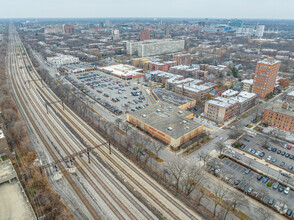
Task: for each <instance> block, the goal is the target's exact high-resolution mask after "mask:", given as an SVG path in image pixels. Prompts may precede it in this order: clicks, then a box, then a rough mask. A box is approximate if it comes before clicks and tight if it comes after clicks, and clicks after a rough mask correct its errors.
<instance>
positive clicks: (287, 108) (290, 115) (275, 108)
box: [262, 101, 294, 132]
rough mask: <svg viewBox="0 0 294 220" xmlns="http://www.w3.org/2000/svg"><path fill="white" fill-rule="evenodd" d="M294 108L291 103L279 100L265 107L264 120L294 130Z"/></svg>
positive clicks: (275, 125)
mask: <svg viewBox="0 0 294 220" xmlns="http://www.w3.org/2000/svg"><path fill="white" fill-rule="evenodd" d="M293 110H294V108H293V106H291V105H290V104H288V103H283V102H281V101H277V102H275V103H273V104H272V105H270V106H268V107H267V108H266V109H264V114H263V117H262V121H263V122H264V123H266V124H268V125H272V126H274V127H277V128H280V129H283V130H286V131H291V132H294V112H293Z"/></svg>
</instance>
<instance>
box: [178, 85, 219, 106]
mask: <svg viewBox="0 0 294 220" xmlns="http://www.w3.org/2000/svg"><path fill="white" fill-rule="evenodd" d="M200 83H201V84H200ZM216 86H217V84H215V83H205V84H203V81H202V80H195V82H189V83H186V84H181V85H177V86H176V87H175V92H176V93H179V94H181V95H184V96H188V97H190V98H192V99H196V100H197V101H201V100H203V99H204V95H206V94H208V93H210V92H211V91H212V90H213V89H215V88H216Z"/></svg>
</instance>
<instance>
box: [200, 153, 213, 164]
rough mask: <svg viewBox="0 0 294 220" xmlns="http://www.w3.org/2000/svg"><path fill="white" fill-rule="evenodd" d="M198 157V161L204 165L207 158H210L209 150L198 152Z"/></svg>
mask: <svg viewBox="0 0 294 220" xmlns="http://www.w3.org/2000/svg"><path fill="white" fill-rule="evenodd" d="M198 157H199V160H200V161H203V163H204V166H205V165H206V164H207V162H208V161H209V160H211V156H210V154H209V152H200V153H199V154H198Z"/></svg>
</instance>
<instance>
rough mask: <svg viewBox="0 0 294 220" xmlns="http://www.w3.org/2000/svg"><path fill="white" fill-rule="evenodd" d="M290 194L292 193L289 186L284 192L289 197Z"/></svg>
mask: <svg viewBox="0 0 294 220" xmlns="http://www.w3.org/2000/svg"><path fill="white" fill-rule="evenodd" d="M289 192H290V187H289V186H287V187H286V189H285V190H284V193H285V194H286V195H287V194H289Z"/></svg>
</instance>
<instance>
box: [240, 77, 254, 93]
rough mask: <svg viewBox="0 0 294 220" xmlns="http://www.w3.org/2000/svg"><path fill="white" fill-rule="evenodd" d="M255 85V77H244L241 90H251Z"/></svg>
mask: <svg viewBox="0 0 294 220" xmlns="http://www.w3.org/2000/svg"><path fill="white" fill-rule="evenodd" d="M252 86H253V79H244V80H242V81H241V90H242V91H246V92H251V91H252Z"/></svg>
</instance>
